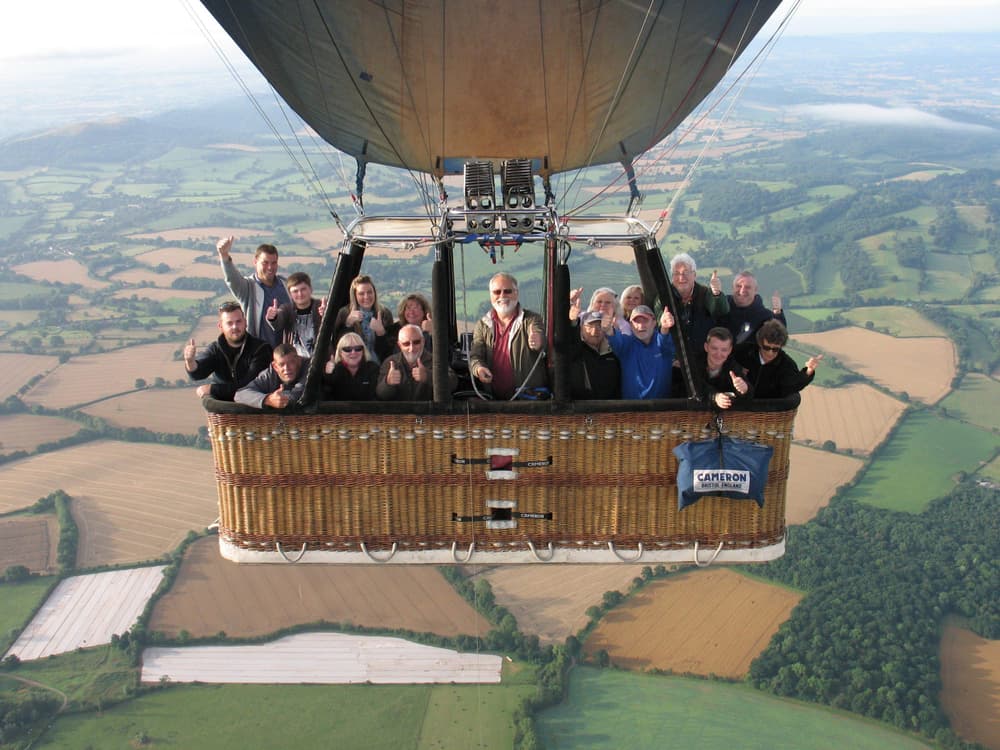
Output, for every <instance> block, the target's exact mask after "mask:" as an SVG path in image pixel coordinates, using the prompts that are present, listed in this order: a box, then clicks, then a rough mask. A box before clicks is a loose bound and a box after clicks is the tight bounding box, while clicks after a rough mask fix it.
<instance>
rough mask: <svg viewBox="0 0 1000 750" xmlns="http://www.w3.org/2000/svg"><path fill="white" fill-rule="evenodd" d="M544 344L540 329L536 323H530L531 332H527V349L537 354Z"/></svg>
mask: <svg viewBox="0 0 1000 750" xmlns="http://www.w3.org/2000/svg"><path fill="white" fill-rule="evenodd" d="M544 343H545V339H544V338H543V336H542V329H541V327H540V326H539V325H538V324H537V323H532V325H531V330H530V331H529V332H528V348H529V349H531V351H533V352H537V351H538V350H539V349H541V348H542V345H543V344H544Z"/></svg>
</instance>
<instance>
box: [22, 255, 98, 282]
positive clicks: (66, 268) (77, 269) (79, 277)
mask: <svg viewBox="0 0 1000 750" xmlns="http://www.w3.org/2000/svg"><path fill="white" fill-rule="evenodd" d="M12 270H13V271H16V272H17V273H19V274H21V275H23V276H27V277H28V278H29V279H35V280H37V281H47V282H55V283H58V284H79V285H80V286H82V287H84V288H85V289H103V288H104V287H106V286H107V285H108V282H106V281H101V280H100V279H94V278H91V277H90V275H89V272H88V271H87V267H86V266H85V265H83V263H81V262H80V261H78V260H73V259H71V258H67V259H66V260H36V261H32V262H31V263H22V264H21V265H19V266H14V268H13V269H12Z"/></svg>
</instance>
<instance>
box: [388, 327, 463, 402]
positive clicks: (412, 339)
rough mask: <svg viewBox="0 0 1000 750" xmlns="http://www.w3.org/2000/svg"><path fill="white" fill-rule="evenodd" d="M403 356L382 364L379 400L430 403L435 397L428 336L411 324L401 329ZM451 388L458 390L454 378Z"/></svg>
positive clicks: (400, 343)
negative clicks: (427, 349) (426, 341)
mask: <svg viewBox="0 0 1000 750" xmlns="http://www.w3.org/2000/svg"><path fill="white" fill-rule="evenodd" d="M396 341H397V343H398V344H399V352H397V353H396V354H393V355H391V356H389V357H387V358H386V359H385V361H384V362H382V368H381V370H380V371H379V376H378V385H377V386H376V387H375V396H376V397H377V398H378V399H379V400H380V401H430V400H431V399H432V398H433V397H434V383H433V377H432V375H431V354H430V352H428V351H426V350H425V349H424V332H423V331H422V330H421V328H420V326H418V325H414V324H412V323H408V324H406V325H404V326H403V327H402V328H400V329H399V336H398V337H397V339H396ZM451 380H452V382H451V383H450V384H449V385H450V386H451V387H452V388H454V387H455V382H454V380H455V378H454V375H452V378H451Z"/></svg>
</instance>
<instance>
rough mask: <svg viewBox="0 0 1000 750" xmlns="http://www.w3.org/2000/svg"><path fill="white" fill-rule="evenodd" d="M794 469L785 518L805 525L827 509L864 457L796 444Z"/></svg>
mask: <svg viewBox="0 0 1000 750" xmlns="http://www.w3.org/2000/svg"><path fill="white" fill-rule="evenodd" d="M789 462H790V464H791V470H790V471H789V474H788V488H787V490H786V494H785V521H786V523H787V524H788V525H789V526H794V525H796V524H804V523H806V522H807V521H809V520H811V519H812V518H814V517H815V516H816V514H817V513H819V511H820V508H825V507H826V505H827V503H828V502H829V501H830V498H831V497H833V494H834V493H835V492H836V491H837V488H838V487H839V486H840V485H842V484H846V483H847V482H849V481H851V479H853V478H854V477H855V475H856V474H857V473H858V472H859V471H860V470H861V467H862V466H863V465H864V462H863V461H862V460H861V459H860V458H853V457H851V456H843V455H841V454H839V453H830V452H828V451H821V450H817V449H815V448H806V447H804V446H801V445H795V444H794V443H793V444H792V447H791V450H790V452H789Z"/></svg>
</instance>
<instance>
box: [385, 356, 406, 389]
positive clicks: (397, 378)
mask: <svg viewBox="0 0 1000 750" xmlns="http://www.w3.org/2000/svg"><path fill="white" fill-rule="evenodd" d="M385 382H386V383H388V384H389V385H399V384H400V383H402V382H403V373H402V372H400V371H399V370H398V369H396V361H395V360H392V359H390V360H389V371H388V372H387V373H386V374H385Z"/></svg>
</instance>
